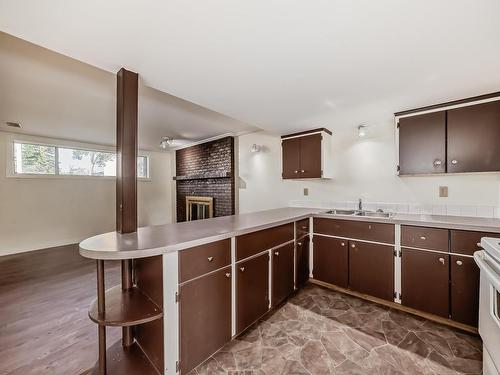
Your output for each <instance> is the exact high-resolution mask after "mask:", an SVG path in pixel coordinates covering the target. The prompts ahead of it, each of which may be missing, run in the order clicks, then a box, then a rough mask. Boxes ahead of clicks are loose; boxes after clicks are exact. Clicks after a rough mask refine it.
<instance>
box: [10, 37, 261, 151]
mask: <svg viewBox="0 0 500 375" xmlns="http://www.w3.org/2000/svg"><path fill="white" fill-rule="evenodd" d="M0 82H1V83H0V85H1V89H0V130H4V131H11V132H21V133H27V134H33V135H39V136H44V137H51V138H62V139H69V140H77V141H80V142H88V143H94V144H103V145H113V144H114V143H115V141H116V76H115V74H113V73H110V72H107V71H104V70H102V69H98V68H95V67H93V66H91V65H88V64H84V63H82V62H79V61H77V60H74V59H71V58H69V57H66V56H63V55H61V54H58V53H55V52H52V51H49V50H47V49H45V48H42V47H39V46H36V45H34V44H31V43H28V42H26V41H24V40H21V39H18V38H15V37H12V36H10V35H7V34H5V33H1V32H0ZM138 112H139V113H138V122H139V147H140V148H141V149H144V150H159V144H160V140H161V137H163V136H170V137H173V138H174V144H173V145H172V148H176V147H179V146H183V145H185V144H189V143H192V142H197V141H200V140H203V139H207V138H212V137H215V136H219V135H221V134H239V133H242V132H243V133H244V132H248V131H252V130H255V128H254V127H252V126H250V125H248V124H246V123H243V122H241V121H238V120H235V119H232V118H229V117H227V116H224V115H221V114H220V113H217V112H214V111H211V110H209V109H206V108H203V107H201V106H198V105H196V104H193V103H190V102H188V101H185V100H182V99H179V98H177V97H175V96H172V95H169V94H166V93H163V92H160V91H158V90H155V89H153V88H151V87H148V86H146V85H144V83H143V82H142V81H141V82H140V84H139V106H138ZM6 121H11V122H19V123H21V125H22V127H21V129H14V128H11V127H7V126H5V122H6Z"/></svg>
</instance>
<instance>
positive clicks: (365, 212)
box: [356, 211, 392, 217]
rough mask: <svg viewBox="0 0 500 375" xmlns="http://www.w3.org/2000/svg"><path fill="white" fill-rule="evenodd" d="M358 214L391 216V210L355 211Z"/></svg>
mask: <svg viewBox="0 0 500 375" xmlns="http://www.w3.org/2000/svg"><path fill="white" fill-rule="evenodd" d="M356 215H358V216H369V217H391V216H392V213H391V212H371V211H359V212H357V213H356Z"/></svg>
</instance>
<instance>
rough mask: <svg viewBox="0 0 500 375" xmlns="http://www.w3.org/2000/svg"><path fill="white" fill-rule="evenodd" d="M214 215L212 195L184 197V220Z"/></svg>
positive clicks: (206, 217)
mask: <svg viewBox="0 0 500 375" xmlns="http://www.w3.org/2000/svg"><path fill="white" fill-rule="evenodd" d="M213 216H214V199H213V198H212V197H194V196H188V197H186V220H187V221H192V220H200V219H208V218H210V217H213Z"/></svg>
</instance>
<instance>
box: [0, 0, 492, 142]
mask: <svg viewBox="0 0 500 375" xmlns="http://www.w3.org/2000/svg"><path fill="white" fill-rule="evenodd" d="M499 14H500V1H498V0H478V1H470V0H440V1H432V0H421V1H410V0H380V1H373V0H357V1H349V0H315V1H304V0H302V1H298V0H252V1H234V0H207V1H194V0H176V1H174V0H163V1H159V0H156V1H154V0H145V1H136V0H107V1H104V2H103V1H100V0H85V1H83V0H80V1H77V0H75V1H67V0H52V1H50V2H49V1H41V0H0V30H2V31H5V32H7V33H10V34H12V35H16V36H18V37H20V38H23V39H26V40H29V41H31V42H33V43H36V44H39V45H41V46H44V47H46V48H49V49H51V50H54V51H57V52H60V53H62V54H64V55H67V56H71V57H73V58H75V59H78V60H81V61H84V62H86V63H89V64H91V65H94V66H96V67H99V68H101V69H104V70H106V71H109V72H113V73H115V72H116V71H117V70H118V69H119V68H120V67H122V66H123V67H126V68H128V69H130V70H134V71H137V72H139V73H140V76H141V77H142V80H143V82H144V83H145V84H146V85H147V86H150V87H153V88H155V89H157V90H160V91H162V92H166V93H169V94H171V95H175V96H176V97H178V98H182V99H184V100H187V101H189V102H192V103H196V104H199V105H201V106H203V107H206V108H210V109H211V110H213V111H216V112H218V113H223V114H225V115H227V116H230V117H232V118H236V119H239V120H240V121H242V122H244V123H246V124H252V125H253V126H257V127H261V128H264V129H267V130H270V131H273V132H276V133H285V132H291V131H295V130H303V129H307V128H314V127H319V126H325V127H328V128H330V129H332V130H335V129H338V128H340V127H351V126H352V127H353V128H354V127H355V126H356V125H357V124H360V123H368V124H369V125H370V124H377V123H380V122H387V121H390V120H391V117H392V114H393V113H394V112H395V111H400V110H404V109H408V108H413V107H419V106H423V105H429V104H434V103H436V102H442V101H447V100H452V99H458V98H463V97H468V96H474V95H479V94H484V93H488V92H492V91H499V90H500V69H498V67H499V66H500V47H499V46H500V22H498V15H499ZM158 126H160V125H158Z"/></svg>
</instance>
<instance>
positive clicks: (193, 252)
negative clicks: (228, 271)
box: [179, 238, 231, 283]
mask: <svg viewBox="0 0 500 375" xmlns="http://www.w3.org/2000/svg"><path fill="white" fill-rule="evenodd" d="M230 264H231V239H229V238H228V239H226V240H222V241H216V242H211V243H208V244H206V245H200V246H196V247H192V248H189V249H186V250H181V251H179V282H180V283H183V282H185V281H187V280H190V279H193V278H195V277H198V276H201V275H203V274H205V273H208V272H211V271H215V270H217V269H219V268H222V267H225V266H228V265H230Z"/></svg>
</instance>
